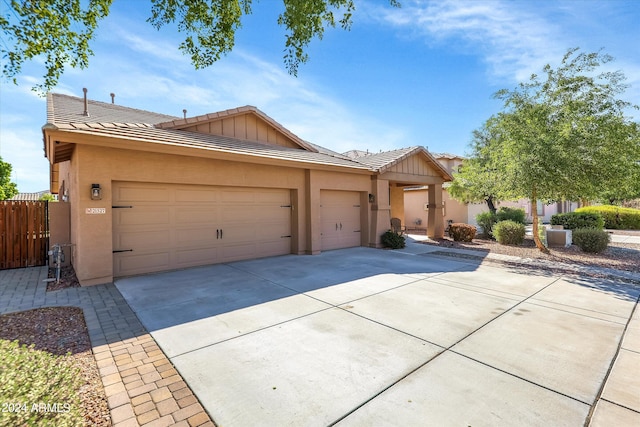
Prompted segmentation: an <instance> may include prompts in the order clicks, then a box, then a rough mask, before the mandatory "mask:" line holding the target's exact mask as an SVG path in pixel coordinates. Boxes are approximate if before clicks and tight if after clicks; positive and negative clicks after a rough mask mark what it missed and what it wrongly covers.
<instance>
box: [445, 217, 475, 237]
mask: <svg viewBox="0 0 640 427" xmlns="http://www.w3.org/2000/svg"><path fill="white" fill-rule="evenodd" d="M476 231H477V229H476V227H474V226H473V225H469V224H463V223H460V222H454V223H453V224H451V225H450V226H449V237H451V238H452V239H453V240H455V241H456V242H470V241H472V240H473V238H474V237H476Z"/></svg>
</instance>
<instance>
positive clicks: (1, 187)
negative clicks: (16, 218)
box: [0, 157, 18, 200]
mask: <svg viewBox="0 0 640 427" xmlns="http://www.w3.org/2000/svg"><path fill="white" fill-rule="evenodd" d="M16 194H18V186H17V185H16V184H15V183H14V182H11V164H10V163H7V162H3V161H2V157H0V200H7V199H10V198H12V197H13V196H15V195H16Z"/></svg>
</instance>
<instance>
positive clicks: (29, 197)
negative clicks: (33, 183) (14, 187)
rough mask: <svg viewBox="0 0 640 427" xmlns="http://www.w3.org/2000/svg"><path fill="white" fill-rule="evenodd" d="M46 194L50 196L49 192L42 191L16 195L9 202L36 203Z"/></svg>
mask: <svg viewBox="0 0 640 427" xmlns="http://www.w3.org/2000/svg"><path fill="white" fill-rule="evenodd" d="M47 194H51V192H50V191H49V190H42V191H38V192H36V193H18V194H16V195H15V196H13V197H12V198H10V199H9V200H17V201H27V202H36V201H38V200H40V198H42V197H43V196H45V195H47Z"/></svg>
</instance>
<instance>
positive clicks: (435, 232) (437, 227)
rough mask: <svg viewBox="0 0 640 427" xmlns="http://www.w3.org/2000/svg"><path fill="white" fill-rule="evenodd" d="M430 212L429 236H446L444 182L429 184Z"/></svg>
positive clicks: (428, 221)
mask: <svg viewBox="0 0 640 427" xmlns="http://www.w3.org/2000/svg"><path fill="white" fill-rule="evenodd" d="M428 191H429V204H428V208H429V214H428V216H427V236H428V237H431V238H441V237H444V218H443V215H442V184H429V190H428Z"/></svg>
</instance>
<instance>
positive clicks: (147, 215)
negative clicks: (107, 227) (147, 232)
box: [113, 207, 170, 226]
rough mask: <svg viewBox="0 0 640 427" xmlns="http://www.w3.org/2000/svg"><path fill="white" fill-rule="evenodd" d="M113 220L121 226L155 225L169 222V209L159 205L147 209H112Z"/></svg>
mask: <svg viewBox="0 0 640 427" xmlns="http://www.w3.org/2000/svg"><path fill="white" fill-rule="evenodd" d="M113 211H114V216H115V221H116V222H117V223H118V224H119V225H122V226H127V225H135V226H138V225H152V224H153V225H155V224H165V225H166V224H169V223H170V214H169V209H168V208H166V207H160V208H158V209H149V208H144V207H136V209H133V208H123V209H117V208H116V209H114V210H113Z"/></svg>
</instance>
